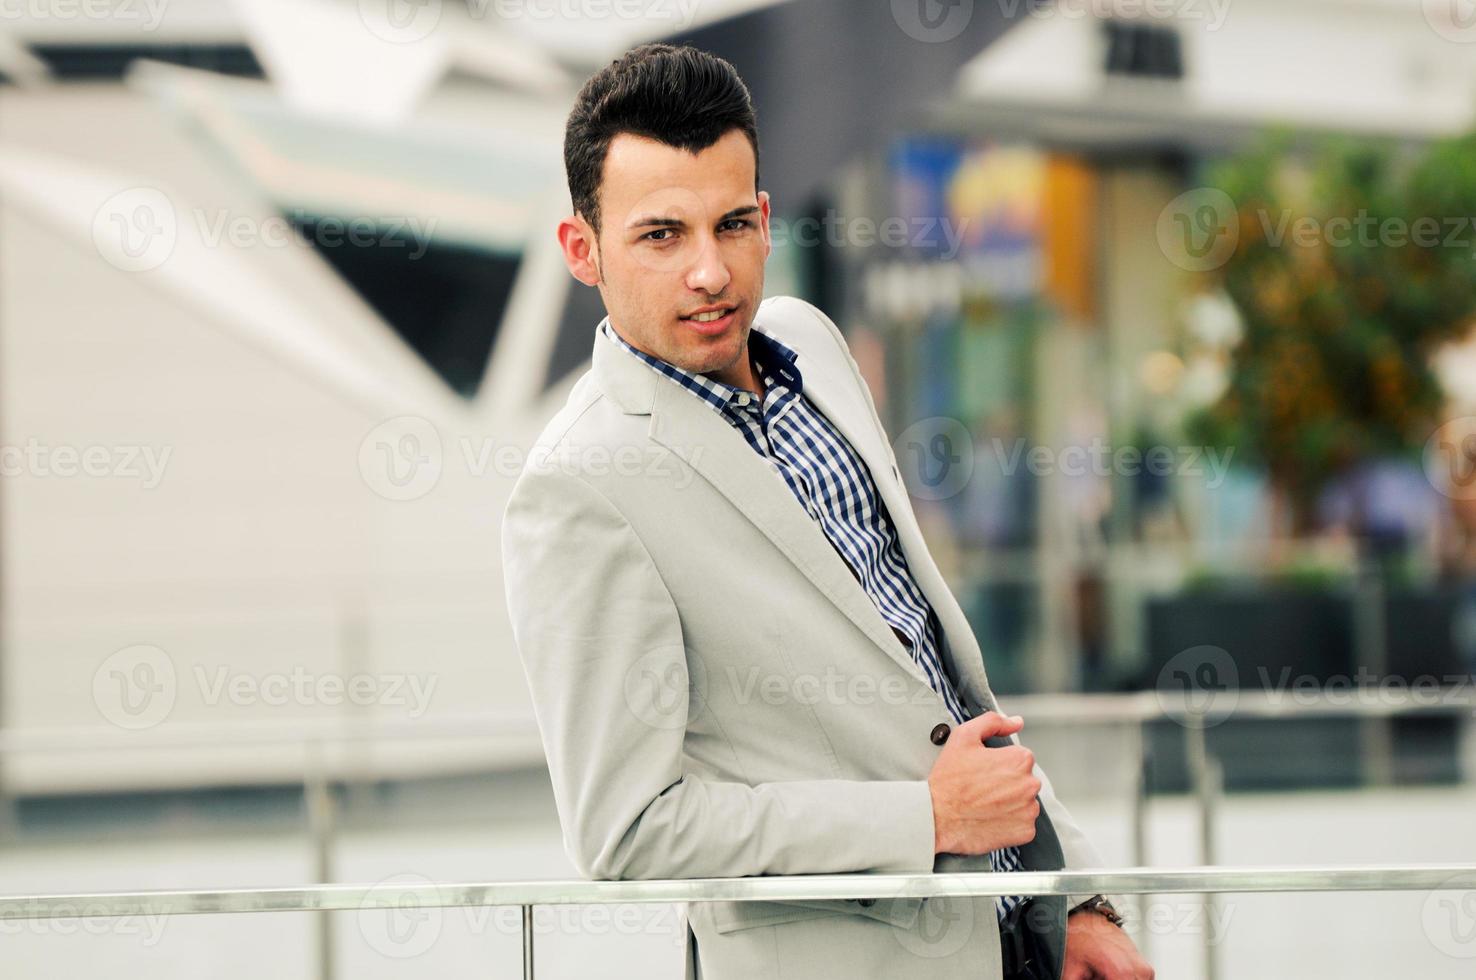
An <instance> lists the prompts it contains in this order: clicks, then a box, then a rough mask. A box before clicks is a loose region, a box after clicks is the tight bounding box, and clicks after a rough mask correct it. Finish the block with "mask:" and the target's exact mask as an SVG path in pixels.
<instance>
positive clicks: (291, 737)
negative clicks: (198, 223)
mask: <svg viewBox="0 0 1476 980" xmlns="http://www.w3.org/2000/svg"><path fill="white" fill-rule="evenodd" d="M1224 696H1225V697H1228V698H1231V699H1232V701H1231V707H1229V708H1224V707H1223V706H1222V707H1220V708H1219V709H1218V710H1217V711H1216V712H1215V717H1216V720H1232V719H1234V718H1237V717H1240V718H1247V719H1250V718H1255V719H1288V718H1307V717H1313V716H1321V717H1354V718H1385V717H1390V716H1394V715H1404V714H1424V713H1431V714H1445V713H1467V712H1472V711H1476V686H1473V685H1468V686H1460V687H1458V686H1449V685H1446V686H1440V687H1426V688H1423V689H1421V691H1420V693H1419V694H1414V693H1408V694H1406V695H1404V696H1403V698H1401V697H1398V696H1392V697H1391V699H1390V700H1389V701H1387V702H1378V701H1370V700H1368V699H1369V698H1370V697H1378V696H1379V695H1378V694H1377V692H1376V691H1374V690H1372V689H1359V688H1357V687H1349V688H1348V689H1347V691H1346V692H1343V693H1338V694H1330V693H1328V692H1301V691H1284V692H1279V693H1278V692H1269V691H1265V690H1262V689H1259V688H1245V689H1242V690H1231V691H1229V692H1227V694H1226V695H1224ZM1426 699H1429V700H1426ZM1004 700H1005V702H1006V704H1007V706H1008V710H1009V711H1010V713H1011V714H1018V715H1022V716H1023V717H1024V718H1025V720H1026V722H1027V724H1028V723H1029V722H1030V721H1031V720H1035V721H1039V722H1048V723H1050V724H1052V725H1073V726H1074V725H1093V724H1113V723H1132V722H1150V721H1179V722H1188V723H1189V724H1194V723H1195V722H1196V720H1197V719H1198V717H1199V716H1200V715H1201V714H1202V713H1203V712H1202V711H1201V710H1199V709H1198V708H1197V707H1196V702H1195V700H1194V699H1191V698H1190V697H1188V696H1187V695H1184V694H1181V693H1179V692H1169V691H1133V692H1125V693H1111V694H1015V695H1006V696H1005V699H1004ZM532 730H533V716H532V715H531V714H525V715H517V716H512V717H509V716H504V715H480V714H470V715H460V716H455V717H451V718H435V719H425V720H420V721H413V722H411V721H405V720H403V719H396V720H368V719H354V718H334V719H330V720H328V721H323V722H313V723H308V724H304V723H303V722H301V721H294V722H290V723H272V724H260V723H252V724H238V725H208V724H202V723H191V724H188V725H185V724H180V723H175V724H170V725H164V726H161V727H160V728H158V729H155V730H149V731H124V730H122V729H119V728H114V727H105V726H94V727H90V728H82V729H65V730H59V729H57V728H0V755H8V754H12V753H22V752H74V751H82V750H92V749H185V748H206V747H210V746H217V745H241V744H243V743H252V744H273V743H298V742H302V741H304V740H311V741H317V742H322V743H324V744H336V743H348V742H372V741H374V740H375V739H380V738H383V739H396V740H398V739H404V738H424V739H438V738H460V737H476V738H486V737H502V736H508V735H523V734H525V733H527V732H530V731H532Z"/></svg>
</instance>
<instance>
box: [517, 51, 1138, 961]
mask: <svg viewBox="0 0 1476 980" xmlns="http://www.w3.org/2000/svg"><path fill="white" fill-rule="evenodd" d="M564 159H565V166H566V169H567V176H568V182H569V190H570V196H571V199H572V203H573V213H572V214H571V215H569V216H568V217H566V218H565V219H564V220H562V221H561V222H560V223H559V225H558V229H557V234H558V239H559V242H560V243H561V245H562V247H563V252H564V258H565V261H566V263H567V265H568V268H569V271H570V272H571V273H572V274H573V276H574V277H575V278H576V279H578V280H579V281H580V282H581V283H584V284H585V285H588V286H595V287H598V288H599V290H600V295H601V298H602V299H603V301H604V304H605V309H606V311H607V314H608V315H607V316H606V317H605V319H604V320H603V321H601V323H600V324H599V325H598V327H597V328H596V330H595V335H594V350H593V364H592V367H591V368H590V370H589V371H588V372H586V373H585V374H584V375H583V376H582V377H581V378H580V379H579V380H578V382H577V383H576V384H575V386H574V389H573V391H572V393H571V394H570V396H569V400H568V403H567V404H566V405H565V406H564V407H563V409H562V410H560V411H559V412H558V413H557V415H556V416H555V417H554V418H553V420H552V421H551V422H550V423H549V424H548V426H547V427H546V428H545V429H544V431H543V433H542V434H541V435H540V437H539V439H538V440H537V443H536V444H535V447H534V450H533V453H532V456H531V458H530V461H529V464H528V465H527V466H526V467H525V469H524V471H523V473H522V474H521V475H520V477H519V479H518V481H517V484H516V486H515V488H514V490H513V493H512V497H511V500H510V502H509V504H508V507H507V511H506V514H505V516H504V525H503V544H502V552H503V564H504V569H505V574H506V587H507V600H508V606H509V610H510V613H511V619H512V625H513V631H514V635H515V638H516V642H517V646H518V650H519V655H520V657H521V660H522V664H523V668H524V670H525V672H526V674H527V678H528V682H529V685H530V688H531V690H532V695H533V702H534V707H535V712H536V715H537V720H538V725H539V730H540V734H541V737H542V740H543V744H544V748H545V752H546V754H547V757H548V764H549V772H550V775H551V778H552V784H553V790H554V797H555V802H556V805H557V808H558V813H559V819H560V822H561V826H562V829H563V835H564V843H565V848H566V850H567V852H568V854H569V856H570V858H571V860H572V861H573V862H574V864H575V866H576V867H577V869H578V871H579V872H580V873H581V874H584V875H586V876H589V877H592V878H598V879H649V878H657V879H659V878H692V877H737V876H751V875H797V874H816V873H843V872H912V873H928V872H948V871H954V872H956V871H988V870H991V869H992V870H1002V871H1009V870H1015V869H1020V868H1025V869H1040V870H1054V869H1059V868H1061V867H1063V866H1064V867H1067V868H1073V869H1075V868H1086V867H1092V866H1097V865H1099V864H1100V861H1099V860H1098V858H1097V855H1096V852H1095V851H1094V850H1093V848H1092V846H1091V844H1090V843H1089V842H1088V841H1087V839H1086V837H1085V835H1084V834H1083V833H1082V831H1081V829H1080V828H1079V827H1078V826H1077V824H1076V823H1075V822H1074V821H1073V820H1072V818H1071V816H1070V814H1069V813H1068V812H1067V811H1066V809H1065V807H1063V806H1062V805H1061V803H1060V802H1059V801H1058V800H1057V799H1056V797H1055V795H1054V793H1053V791H1052V788H1051V785H1050V782H1049V781H1048V780H1047V778H1046V776H1045V773H1044V772H1042V771H1041V769H1040V768H1039V767H1038V766H1036V765H1035V762H1034V757H1033V755H1032V754H1031V753H1030V751H1029V750H1028V749H1026V748H1025V747H1023V746H1022V745H1020V744H1019V742H1018V739H1017V738H1016V737H1015V735H1016V733H1018V732H1019V731H1020V730H1021V727H1022V724H1023V722H1022V719H1020V718H1019V717H1018V716H1013V717H1008V716H1005V715H1003V714H1001V713H1000V712H999V710H998V704H997V702H996V701H995V698H994V696H993V693H992V692H991V690H990V687H989V683H988V680H987V678H986V675H985V671H984V666H983V658H982V655H981V653H980V650H979V648H978V645H977V643H976V642H975V640H974V638H973V635H972V631H971V630H970V628H969V625H968V622H967V621H966V619H965V617H964V615H963V612H962V610H961V609H960V608H959V606H958V603H957V602H956V601H955V599H954V597H953V595H952V594H951V593H950V592H949V590H948V588H947V586H946V584H945V583H944V581H943V578H942V576H941V575H940V574H939V573H938V571H937V567H936V565H935V564H934V562H933V560H932V557H931V556H930V555H929V553H928V550H927V547H926V545H925V544H924V542H923V539H922V535H921V532H920V530H919V528H918V525H917V520H916V516H915V514H914V513H913V511H912V508H911V505H910V503H909V501H908V498H907V493H906V490H905V487H904V484H903V482H902V478H901V474H900V471H899V470H898V469H897V467H896V460H895V458H894V457H893V456H892V453H891V449H890V446H889V440H888V439H887V437H886V433H885V431H884V430H883V427H882V424H881V421H880V419H879V418H878V416H877V413H876V409H875V406H874V404H873V402H872V400H871V396H870V393H869V391H868V389H867V387H866V384H865V382H864V381H863V380H862V378H861V376H860V374H859V372H858V370H857V367H856V363H855V361H854V360H853V359H852V357H851V356H850V352H849V349H848V348H847V345H846V342H845V340H844V338H843V337H842V335H841V333H840V332H839V330H838V329H837V328H836V326H835V325H834V323H832V322H831V321H830V319H829V318H828V317H826V316H825V315H824V314H823V313H821V312H820V311H819V310H818V309H816V308H815V307H813V306H811V305H809V304H808V303H805V302H803V301H801V300H798V299H794V298H790V297H774V298H771V299H768V300H762V301H761V297H762V295H763V283H764V263H765V260H766V259H767V257H768V256H769V254H770V251H771V240H770V230H769V220H770V201H769V197H768V194H766V193H764V192H761V191H759V190H758V168H759V159H758V136H757V128H756V120H755V116H754V112H753V109H752V104H751V100H750V97H749V94H748V90H747V88H746V86H745V85H744V84H743V82H742V80H741V79H740V78H739V77H738V75H737V73H736V72H735V71H734V70H733V68H732V66H731V65H729V64H728V63H727V62H725V61H723V60H721V59H718V58H715V57H712V56H710V55H708V54H705V53H703V52H700V51H698V50H696V49H693V48H689V47H683V48H676V47H671V46H668V45H663V44H654V45H644V46H642V47H639V48H636V49H634V50H633V51H631V52H629V53H627V54H626V55H625V56H623V57H622V58H620V59H618V60H617V61H615V62H614V63H613V64H611V65H610V66H608V67H607V68H605V69H603V70H602V71H600V72H599V73H597V74H596V75H595V76H593V77H592V78H591V79H589V80H588V82H587V83H586V84H585V86H584V87H583V89H582V90H581V91H580V93H579V95H578V97H577V99H576V102H575V105H574V108H573V111H572V112H571V113H570V115H569V119H568V124H567V129H566V133H565V144H564ZM686 917H687V923H688V931H687V947H686V958H687V962H686V969H687V975H688V976H689V977H711V978H714V980H729V978H732V980H754V978H762V977H780V976H806V977H822V976H825V977H828V976H835V977H848V978H855V977H878V978H881V977H887V978H891V977H907V976H917V977H929V978H936V980H947V978H954V977H956V978H960V980H962V978H965V977H967V978H971V980H977V978H980V977H995V978H998V977H1002V976H1009V977H1049V978H1056V977H1065V978H1071V980H1077V978H1087V977H1108V978H1113V980H1116V978H1129V977H1132V978H1139V977H1151V976H1152V975H1153V971H1152V969H1151V968H1150V967H1149V966H1148V965H1147V964H1146V963H1145V962H1143V960H1142V959H1141V958H1140V957H1139V955H1138V953H1137V950H1136V949H1135V948H1134V946H1133V943H1132V942H1131V940H1130V939H1129V938H1128V937H1127V935H1126V933H1125V932H1123V931H1122V929H1121V928H1120V921H1121V920H1120V919H1119V918H1118V917H1117V916H1116V914H1115V912H1114V910H1113V907H1112V905H1111V903H1110V902H1108V901H1107V900H1106V899H1105V898H1104V897H1103V896H1088V895H1077V896H1071V897H1070V898H1069V899H1063V898H1061V897H1041V898H1035V899H1029V898H1024V897H1021V896H1007V897H1002V898H1000V899H994V898H979V899H967V898H964V899H948V898H932V899H928V900H926V901H924V900H922V899H918V898H910V897H902V896H888V895H885V894H882V893H881V890H879V894H878V895H877V897H875V898H866V899H858V900H844V901H843V900H830V901H784V902H773V901H768V902H728V901H716V902H699V903H693V904H692V905H690V906H689V907H688V908H687V909H686ZM940 917H941V918H940Z"/></svg>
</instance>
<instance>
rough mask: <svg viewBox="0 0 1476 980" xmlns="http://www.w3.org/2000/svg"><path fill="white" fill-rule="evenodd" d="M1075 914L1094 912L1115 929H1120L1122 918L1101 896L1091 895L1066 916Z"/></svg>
mask: <svg viewBox="0 0 1476 980" xmlns="http://www.w3.org/2000/svg"><path fill="white" fill-rule="evenodd" d="M1076 912H1096V913H1097V914H1098V915H1100V916H1102V917H1103V918H1105V919H1106V920H1107V921H1108V922H1110V923H1112V924H1113V925H1115V926H1117V928H1119V929H1121V928H1122V916H1121V915H1119V914H1118V913H1117V909H1115V908H1113V906H1112V903H1111V902H1109V901H1107V899H1106V898H1105V897H1103V896H1101V895H1093V896H1092V897H1091V898H1089V899H1087V900H1086V901H1085V902H1082V903H1081V904H1080V905H1078V906H1077V907H1076V908H1074V909H1072V910H1071V912H1068V913H1066V914H1067V915H1071V914H1073V913H1076Z"/></svg>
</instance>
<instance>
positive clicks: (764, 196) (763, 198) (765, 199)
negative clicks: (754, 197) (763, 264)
mask: <svg viewBox="0 0 1476 980" xmlns="http://www.w3.org/2000/svg"><path fill="white" fill-rule="evenodd" d="M758 206H759V227H760V228H761V229H762V230H763V233H764V258H766V259H767V258H768V257H769V256H770V255H773V254H774V239H773V238H772V237H770V235H769V192H768V191H759V192H758Z"/></svg>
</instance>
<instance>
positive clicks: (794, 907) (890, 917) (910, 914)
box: [704, 898, 927, 933]
mask: <svg viewBox="0 0 1476 980" xmlns="http://www.w3.org/2000/svg"><path fill="white" fill-rule="evenodd" d="M925 901H927V900H926V899H923V898H877V899H869V898H867V899H854V898H850V899H825V900H815V901H785V902H707V903H704V904H706V905H708V906H709V915H710V916H711V917H712V926H713V929H715V930H716V931H717V932H719V933H730V932H738V931H739V930H742V929H753V928H755V927H757V926H776V925H782V924H784V923H788V922H803V921H805V920H807V919H823V918H827V917H829V916H833V915H863V916H866V917H867V918H870V919H876V920H877V921H879V922H885V923H887V924H888V925H893V926H898V927H900V928H903V929H910V928H912V926H913V924H914V923H915V922H916V921H917V915H918V911H919V909H921V908H922V903H923V902H925Z"/></svg>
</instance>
